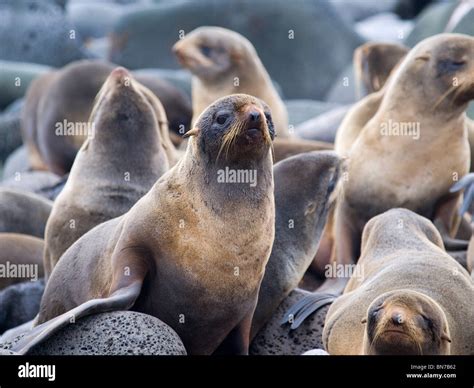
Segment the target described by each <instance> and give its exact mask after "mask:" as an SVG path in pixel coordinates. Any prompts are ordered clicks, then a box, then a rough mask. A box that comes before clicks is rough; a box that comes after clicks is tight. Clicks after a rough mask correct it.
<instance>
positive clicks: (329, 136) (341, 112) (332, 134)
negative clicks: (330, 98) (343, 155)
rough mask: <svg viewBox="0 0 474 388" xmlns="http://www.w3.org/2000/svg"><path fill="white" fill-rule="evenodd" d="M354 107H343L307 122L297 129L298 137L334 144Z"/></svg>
mask: <svg viewBox="0 0 474 388" xmlns="http://www.w3.org/2000/svg"><path fill="white" fill-rule="evenodd" d="M351 107H352V105H343V106H340V107H337V108H334V109H331V110H330V111H328V112H325V113H322V114H320V115H319V116H316V117H314V118H312V119H310V120H307V121H305V122H303V123H301V124H300V125H298V126H297V127H296V128H295V133H296V135H297V136H298V137H300V138H302V139H308V140H319V141H325V142H327V143H334V140H335V139H336V133H337V130H338V128H339V126H340V125H341V122H342V120H344V117H345V116H346V113H347V112H348V111H349V109H350V108H351Z"/></svg>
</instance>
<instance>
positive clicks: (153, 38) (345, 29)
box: [109, 0, 363, 99]
mask: <svg viewBox="0 0 474 388" xmlns="http://www.w3.org/2000/svg"><path fill="white" fill-rule="evenodd" d="M202 25H218V26H221V27H225V28H229V29H231V30H234V31H237V32H239V33H241V34H243V35H244V36H246V37H247V38H248V39H249V40H250V41H251V42H252V43H253V45H254V46H255V48H256V50H257V52H258V54H259V56H260V58H261V59H262V62H263V64H264V66H265V67H266V69H267V70H268V72H269V74H270V76H271V77H272V79H274V80H275V81H276V82H278V84H279V85H280V86H281V88H282V90H283V94H284V95H285V96H286V97H287V98H311V99H318V98H319V99H321V98H322V97H323V96H324V94H325V93H326V92H327V90H328V89H329V87H330V86H331V82H332V79H333V78H334V77H335V76H337V74H339V73H340V71H341V70H342V68H343V67H344V66H345V64H346V63H348V62H349V61H350V60H351V58H352V53H353V50H354V49H355V48H356V47H357V46H359V45H360V44H361V43H362V42H363V40H362V38H360V37H359V36H358V35H357V34H356V33H355V32H354V30H353V29H352V27H351V26H350V25H349V24H348V23H346V22H345V21H344V20H343V19H341V18H340V16H339V14H338V13H337V11H336V10H335V9H334V8H333V6H332V5H331V4H330V3H329V2H325V1H324V2H323V1H299V2H298V4H295V5H294V6H291V7H289V6H288V2H287V1H286V0H273V1H272V2H271V5H270V3H269V2H268V1H264V0H234V1H215V0H200V1H179V2H178V1H177V2H173V3H166V2H163V3H162V4H157V5H154V6H143V7H139V8H137V9H136V10H135V11H131V12H127V13H126V14H124V15H123V16H122V17H120V18H119V20H118V21H117V23H116V25H115V26H114V28H113V32H112V45H111V51H110V57H109V59H110V60H111V61H112V62H114V63H118V64H121V65H123V66H126V67H128V68H131V69H136V68H144V67H150V66H151V67H158V68H177V67H178V62H177V60H176V58H174V56H173V54H172V52H171V47H172V46H173V44H174V43H176V41H177V40H178V39H179V35H180V31H182V32H184V33H187V32H190V31H192V30H193V29H195V28H196V27H198V26H202ZM315 75H324V76H315Z"/></svg>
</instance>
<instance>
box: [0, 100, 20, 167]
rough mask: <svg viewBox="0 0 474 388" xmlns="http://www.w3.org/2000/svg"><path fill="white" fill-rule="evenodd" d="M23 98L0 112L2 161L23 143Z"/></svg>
mask: <svg viewBox="0 0 474 388" xmlns="http://www.w3.org/2000/svg"><path fill="white" fill-rule="evenodd" d="M22 105H23V101H22V100H17V101H16V102H14V103H13V104H11V105H10V106H8V107H7V109H5V110H4V111H3V112H2V113H0V162H4V161H5V160H6V159H7V157H8V156H9V155H10V154H11V153H12V152H13V151H14V150H15V149H17V148H18V147H20V145H21V144H22V139H21V132H20V115H21V106H22Z"/></svg>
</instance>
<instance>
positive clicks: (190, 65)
mask: <svg viewBox="0 0 474 388" xmlns="http://www.w3.org/2000/svg"><path fill="white" fill-rule="evenodd" d="M173 51H174V53H175V54H176V56H177V58H178V60H179V62H180V64H181V65H182V66H183V67H185V68H187V69H188V70H189V71H190V72H191V73H192V74H193V79H192V101H193V121H196V119H197V117H198V116H199V115H200V114H201V112H202V111H203V110H204V109H206V107H207V106H208V105H209V104H211V103H213V102H214V101H215V100H217V99H218V98H220V97H223V96H226V95H228V94H232V93H245V94H250V95H252V96H255V97H257V98H260V99H261V100H263V101H264V102H266V103H267V104H268V106H269V107H270V109H271V111H272V117H273V120H274V122H275V127H276V132H277V135H278V136H280V137H288V136H289V131H288V114H287V112H286V108H285V105H284V104H283V101H282V100H281V98H280V96H279V95H278V93H277V91H276V90H275V88H274V86H273V84H272V80H271V79H270V76H269V75H268V73H267V70H266V69H265V67H264V65H263V64H262V61H261V60H260V58H259V56H258V54H257V52H256V50H255V48H254V47H253V45H252V43H251V42H250V41H249V40H248V39H247V38H245V37H244V36H242V35H240V34H239V33H237V32H235V31H231V30H228V29H225V28H222V27H208V26H205V27H199V28H196V29H195V30H193V31H191V32H190V33H188V34H186V36H185V37H184V38H183V39H181V40H179V41H178V42H177V43H176V44H175V45H174V46H173Z"/></svg>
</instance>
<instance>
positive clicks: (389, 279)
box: [323, 209, 474, 355]
mask: <svg viewBox="0 0 474 388" xmlns="http://www.w3.org/2000/svg"><path fill="white" fill-rule="evenodd" d="M473 298H474V284H473V282H472V280H471V279H470V278H469V275H468V273H467V272H466V271H465V270H464V269H463V268H462V267H461V266H460V265H459V264H458V263H457V262H456V261H455V260H454V259H453V258H451V257H450V256H449V255H448V254H447V253H446V252H445V251H444V247H443V242H442V239H441V236H440V234H439V233H438V231H437V230H436V228H435V227H434V225H433V224H432V223H431V222H430V221H429V220H428V219H426V218H424V217H421V216H419V215H417V214H415V213H413V212H411V211H409V210H406V209H393V210H390V211H388V212H386V213H383V214H381V215H378V216H376V217H374V218H373V219H372V220H371V221H370V222H369V223H367V225H366V227H365V229H364V235H363V240H362V254H361V257H360V259H359V261H358V263H357V268H356V269H355V272H354V274H353V276H352V277H351V280H350V281H349V283H348V284H347V287H346V289H345V291H344V294H343V295H342V296H340V297H339V298H338V299H337V300H336V301H335V302H334V303H333V304H332V305H331V307H330V308H329V311H328V314H327V317H326V323H325V328H324V332H323V343H324V346H325V348H326V350H327V351H328V352H329V353H330V354H331V355H333V354H471V355H472V354H474V328H473V327H472V325H470V324H469V322H472V320H473V319H474V305H473V304H472V300H473Z"/></svg>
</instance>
